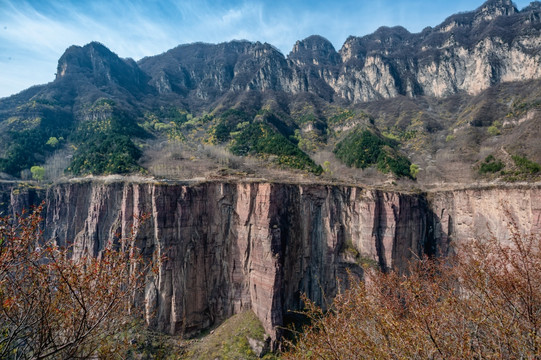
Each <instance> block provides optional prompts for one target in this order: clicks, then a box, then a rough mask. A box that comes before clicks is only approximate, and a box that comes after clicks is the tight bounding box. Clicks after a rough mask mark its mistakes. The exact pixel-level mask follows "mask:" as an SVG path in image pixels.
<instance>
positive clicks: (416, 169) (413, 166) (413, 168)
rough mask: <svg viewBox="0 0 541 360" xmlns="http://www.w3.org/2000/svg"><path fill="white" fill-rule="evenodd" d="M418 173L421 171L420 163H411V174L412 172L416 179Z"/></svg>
mask: <svg viewBox="0 0 541 360" xmlns="http://www.w3.org/2000/svg"><path fill="white" fill-rule="evenodd" d="M418 173H419V165H417V164H411V165H410V174H411V177H412V178H414V179H416V178H417V174H418Z"/></svg>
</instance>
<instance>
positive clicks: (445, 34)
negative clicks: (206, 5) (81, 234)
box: [0, 0, 541, 183]
mask: <svg viewBox="0 0 541 360" xmlns="http://www.w3.org/2000/svg"><path fill="white" fill-rule="evenodd" d="M540 50H541V3H539V2H532V3H531V4H530V5H529V6H528V7H526V8H524V9H522V10H519V9H517V7H516V6H515V5H514V4H513V3H512V2H511V1H509V0H489V1H487V2H485V3H484V4H483V5H482V6H480V7H479V8H477V9H476V10H474V11H470V12H465V13H460V14H455V15H452V16H450V17H448V18H447V19H446V20H445V21H444V22H443V23H442V24H440V25H438V26H436V27H434V28H431V27H427V28H425V29H424V30H423V31H422V32H420V33H415V34H412V33H410V32H409V31H407V30H406V29H404V28H402V27H393V28H388V27H381V28H379V29H378V30H377V31H376V32H374V33H373V34H369V35H366V36H363V37H355V36H350V37H349V38H348V39H347V40H346V41H345V43H344V45H343V46H342V48H341V49H339V50H338V51H337V50H336V49H335V48H334V47H333V45H332V44H331V43H330V42H329V41H328V40H326V39H325V38H323V37H321V36H316V35H314V36H310V37H308V38H306V39H304V40H300V41H297V42H296V43H295V45H294V46H293V49H292V51H291V52H290V53H289V54H288V55H287V56H284V55H283V54H282V53H281V52H280V51H278V50H277V49H276V48H275V47H273V46H272V45H270V44H267V43H260V42H255V43H254V42H249V41H231V42H227V43H221V44H204V43H193V44H187V45H180V46H178V47H176V48H174V49H171V50H169V51H167V52H165V53H163V54H160V55H156V56H151V57H147V58H143V59H141V60H140V61H138V62H135V61H133V60H131V59H121V58H120V57H118V56H117V55H116V54H114V53H113V52H111V51H110V50H109V49H107V47H105V45H103V44H100V43H96V42H92V43H90V44H87V45H85V46H83V47H79V46H72V47H70V48H68V49H67V50H66V52H65V53H64V55H62V57H61V58H60V59H59V63H58V70H57V75H56V79H55V80H54V81H53V82H51V83H49V84H46V85H41V86H37V87H33V88H30V89H28V90H26V91H23V92H21V93H19V94H17V95H14V96H12V97H9V98H5V99H1V100H0V142H1V143H2V144H3V146H2V149H3V150H1V151H0V170H1V171H2V172H4V173H5V174H9V175H10V176H16V177H21V176H22V177H23V178H24V177H29V176H30V173H29V169H30V168H31V167H32V166H35V165H42V166H45V168H46V177H47V178H49V179H52V178H55V177H58V176H60V175H62V170H63V169H64V168H67V172H68V173H72V174H76V175H77V174H90V173H92V174H109V173H128V172H143V173H144V172H149V173H150V174H152V175H155V176H163V177H194V176H201V175H202V176H221V175H224V174H225V175H227V176H232V175H234V174H237V175H238V176H252V175H256V176H264V177H269V176H270V177H273V176H278V177H280V176H282V177H290V176H295V177H297V176H305V175H302V172H303V171H304V172H310V173H313V174H316V175H319V174H321V173H322V171H323V170H325V173H324V174H323V176H324V177H325V176H327V177H330V178H337V179H342V180H345V181H347V180H348V179H352V178H353V179H355V180H356V181H365V182H381V181H385V180H387V179H388V175H386V174H394V178H401V179H407V178H410V179H413V178H416V179H417V182H418V183H433V182H438V181H453V182H455V181H458V182H471V181H476V180H483V179H484V180H486V179H495V178H500V179H503V180H505V181H507V180H514V179H529V180H532V179H533V178H534V177H532V176H529V175H531V174H529V173H528V171H522V170H521V167H520V166H519V165H517V161H514V160H513V156H515V157H516V156H520V157H523V158H525V159H527V160H528V161H531V162H532V163H536V162H539V161H541V155H540V154H541V152H540V151H539V150H540V149H539V145H538V144H537V143H536V142H535V141H534V138H535V136H537V134H539V129H538V126H537V125H536V124H537V121H536V119H537V118H538V117H539V112H538V111H537V109H538V108H539V103H540V101H539V96H540V89H541V85H540V84H539V81H540V80H539V79H540V78H541V66H539V65H540V63H541V55H540ZM352 130H355V131H356V133H355V134H357V135H351V136H349V135H348V134H349V132H350V131H352ZM519 134H523V135H525V134H531V135H525V136H526V139H525V141H518V142H517V139H519V138H521V136H522V135H519ZM348 136H349V137H348ZM355 136H357V137H362V138H363V139H365V140H363V141H365V142H366V141H368V142H370V143H371V144H375V145H374V146H373V151H372V152H371V153H370V154H369V156H367V158H366V159H364V160H362V161H354V159H349V160H346V159H345V157H347V156H346V155H344V154H346V153H348V154H356V153H358V151H357V150H358V149H353V148H351V147H352V146H354V144H357V143H359V142H358V141H357V140H359V139H356V138H355ZM346 138H347V139H348V140H347V141H346V143H343V142H342V141H343V140H345V139H346ZM58 139H60V140H58ZM370 139H371V140H370ZM164 141H165V142H164ZM359 141H360V140H359ZM173 142H175V143H177V145H173ZM32 144H35V145H32ZM52 144H54V146H53V145H52ZM166 144H169V145H166ZM339 144H341V145H339ZM348 144H349V145H348ZM363 144H364V143H363ZM211 145H212V146H214V148H213V147H212V146H211ZM363 146H364V145H363ZM224 147H225V148H227V149H228V151H229V152H230V153H232V154H227V151H225V150H223V149H222V148H224ZM339 147H340V149H342V151H339V150H338V148H339ZM224 151H225V152H224ZM237 156H250V157H251V158H256V159H258V161H260V163H259V164H255V163H253V162H252V163H250V164H251V165H250V164H248V162H244V161H242V160H241V159H239V158H238V157H237ZM490 156H492V157H490ZM486 158H488V159H489V160H491V159H492V158H494V159H496V160H495V161H496V162H497V164H498V165H497V166H496V165H494V166H493V167H492V168H491V169H495V168H498V167H500V170H502V171H503V172H496V171H494V172H492V171H489V172H488V173H487V172H484V169H485V168H486V166H485V167H484V168H483V166H484V165H483V161H484V160H485V159H486ZM66 159H70V160H66ZM111 159H112V160H111ZM187 159H197V160H195V161H193V160H192V161H186V160H187ZM261 161H262V162H261ZM498 161H499V162H501V163H502V164H503V165H504V166H503V167H502V166H501V165H499V164H500V163H499V162H498ZM489 162H491V161H489ZM196 163H197V164H196ZM343 163H345V164H347V165H348V166H358V167H360V168H361V170H354V169H349V168H348V167H347V166H343V165H341V164H343ZM412 163H413V164H414V165H415V166H416V169H420V170H421V171H420V172H418V171H417V170H412V172H410V171H407V168H408V166H410V165H411V164H412ZM519 163H520V161H519ZM269 166H270V168H269ZM491 166H492V165H491ZM532 166H534V170H535V169H536V168H535V165H532ZM374 168H376V169H378V170H379V173H378V172H374V171H372V170H370V169H374ZM160 169H161V170H160ZM172 169H175V170H172ZM281 169H283V170H284V171H285V173H284V174H283V175H279V174H281V172H280V171H281ZM288 169H289V170H288ZM291 169H297V170H300V173H299V172H298V171H297V170H293V173H292V172H291ZM412 169H414V168H412ZM523 170H524V169H523ZM381 173H383V175H382V174H381ZM414 173H415V174H414ZM534 173H535V174H533V175H536V174H537V172H536V171H534ZM275 174H278V175H275ZM292 174H293V175H292ZM330 174H334V175H332V176H331V175H330ZM7 176H8V175H4V177H7ZM401 181H402V180H401Z"/></svg>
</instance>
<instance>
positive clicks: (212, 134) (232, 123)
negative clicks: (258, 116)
mask: <svg viewBox="0 0 541 360" xmlns="http://www.w3.org/2000/svg"><path fill="white" fill-rule="evenodd" d="M250 120H251V116H250V115H249V114H247V113H245V112H244V111H242V110H238V109H229V110H226V111H225V112H223V113H222V114H221V115H220V117H219V118H218V119H217V123H216V125H214V126H213V127H212V128H211V129H210V131H209V142H210V143H211V144H219V143H224V142H226V141H229V140H231V137H232V135H233V134H232V133H233V132H235V131H238V130H239V129H240V128H242V127H243V125H242V124H245V123H247V122H249V121H250Z"/></svg>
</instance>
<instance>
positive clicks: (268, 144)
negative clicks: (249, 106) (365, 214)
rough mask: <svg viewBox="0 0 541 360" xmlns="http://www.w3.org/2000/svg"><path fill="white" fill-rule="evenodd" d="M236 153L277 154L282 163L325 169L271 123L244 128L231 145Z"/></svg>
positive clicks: (315, 171)
mask: <svg viewBox="0 0 541 360" xmlns="http://www.w3.org/2000/svg"><path fill="white" fill-rule="evenodd" d="M231 152H233V154H235V155H241V156H245V155H266V156H269V155H271V156H272V155H275V156H277V159H276V162H277V163H278V164H280V165H283V166H287V167H290V168H294V169H301V170H307V171H309V172H312V173H314V174H317V175H319V174H321V173H322V172H323V169H322V168H321V166H319V165H316V164H315V163H314V161H313V160H312V159H311V158H310V157H309V156H308V155H306V153H304V152H303V151H302V150H301V149H299V148H298V147H297V146H295V145H294V144H293V143H292V142H291V141H289V140H288V139H287V138H286V137H285V136H284V135H282V134H280V133H279V132H277V131H276V130H274V129H273V128H272V127H271V126H270V125H268V124H265V123H261V122H257V123H252V124H250V125H248V126H246V127H244V128H243V130H242V131H241V132H240V133H239V134H238V135H237V136H236V137H235V139H234V141H233V144H232V145H231Z"/></svg>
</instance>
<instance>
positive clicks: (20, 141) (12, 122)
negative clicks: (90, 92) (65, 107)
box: [0, 103, 72, 176]
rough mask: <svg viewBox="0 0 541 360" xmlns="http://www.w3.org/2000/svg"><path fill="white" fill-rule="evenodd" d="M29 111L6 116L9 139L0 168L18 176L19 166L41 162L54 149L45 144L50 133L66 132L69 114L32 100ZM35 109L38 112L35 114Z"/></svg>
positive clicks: (63, 133)
mask: <svg viewBox="0 0 541 360" xmlns="http://www.w3.org/2000/svg"><path fill="white" fill-rule="evenodd" d="M34 105H35V106H34V108H33V112H34V113H32V115H30V114H26V113H24V114H21V115H20V116H17V117H12V118H10V119H8V124H9V130H8V131H7V133H6V136H7V138H8V139H9V142H8V145H7V149H6V151H5V153H4V157H3V158H0V171H1V172H5V173H8V174H10V175H14V176H19V175H20V172H21V170H24V169H29V168H30V167H32V166H33V165H36V164H42V163H43V162H44V160H45V157H46V156H47V155H49V154H50V153H52V151H54V148H53V147H51V146H50V144H47V143H48V141H49V139H50V138H51V137H57V139H58V138H60V137H63V136H67V134H69V131H70V129H71V126H72V118H71V116H69V115H68V114H66V113H64V112H61V111H55V110H54V109H51V108H50V106H48V105H47V106H46V105H40V104H39V103H36V104H34ZM35 112H37V113H39V115H38V116H36V115H35Z"/></svg>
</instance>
